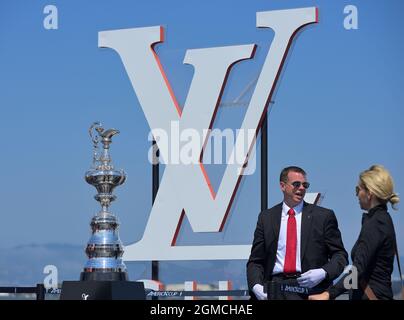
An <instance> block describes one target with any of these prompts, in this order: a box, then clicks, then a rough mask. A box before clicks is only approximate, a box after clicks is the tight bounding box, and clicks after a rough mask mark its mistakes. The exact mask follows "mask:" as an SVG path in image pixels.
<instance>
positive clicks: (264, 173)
mask: <svg viewBox="0 0 404 320" xmlns="http://www.w3.org/2000/svg"><path fill="white" fill-rule="evenodd" d="M267 120H268V113H265V115H264V119H263V121H262V127H261V211H263V210H266V209H268V121H267Z"/></svg>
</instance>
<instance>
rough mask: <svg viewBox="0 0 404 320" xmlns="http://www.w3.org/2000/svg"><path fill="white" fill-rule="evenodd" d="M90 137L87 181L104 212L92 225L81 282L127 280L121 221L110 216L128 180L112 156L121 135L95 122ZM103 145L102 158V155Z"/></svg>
mask: <svg viewBox="0 0 404 320" xmlns="http://www.w3.org/2000/svg"><path fill="white" fill-rule="evenodd" d="M89 133H90V137H91V139H92V141H93V148H94V154H93V166H92V168H91V169H90V170H89V171H87V172H86V174H85V180H86V181H87V183H89V184H91V185H92V186H94V187H95V188H96V190H97V192H98V193H97V194H96V195H95V196H94V198H95V200H97V201H98V202H99V203H100V205H101V211H99V212H98V213H97V214H96V215H95V216H94V217H93V218H92V220H91V223H90V226H91V231H92V234H91V237H90V240H89V241H88V243H87V247H86V250H85V252H86V254H87V257H88V261H87V263H86V265H85V266H84V271H83V272H82V273H81V276H80V280H82V281H86V280H99V281H116V280H128V276H127V272H126V266H125V264H124V263H123V261H122V255H123V246H122V242H121V240H120V238H119V234H118V228H119V221H118V219H117V217H116V216H115V215H114V214H113V213H111V212H109V206H110V205H111V202H112V201H114V200H115V199H116V196H115V195H113V194H112V192H113V191H114V189H115V187H117V186H119V185H121V184H123V183H124V182H125V180H126V174H125V172H124V171H123V170H116V169H114V167H113V164H112V160H111V156H110V154H109V148H110V144H111V142H112V140H111V139H112V137H113V136H114V135H116V134H118V133H119V131H118V130H115V129H108V130H104V128H103V127H102V126H101V124H100V123H98V122H95V123H94V124H93V125H92V126H91V127H90V129H89ZM100 143H101V144H102V152H101V154H99V144H100Z"/></svg>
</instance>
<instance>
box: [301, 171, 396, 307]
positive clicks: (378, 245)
mask: <svg viewBox="0 0 404 320" xmlns="http://www.w3.org/2000/svg"><path fill="white" fill-rule="evenodd" d="M356 196H357V197H358V200H359V205H360V207H361V209H363V210H365V211H367V212H366V213H364V214H363V217H362V228H361V232H360V234H359V238H358V240H357V241H356V243H355V245H354V247H353V248H352V251H351V258H352V264H353V267H354V268H356V270H355V271H356V272H357V276H358V279H357V284H358V288H357V289H354V290H352V291H351V292H350V299H352V300H367V299H371V300H375V299H381V300H390V299H393V292H392V288H391V274H392V272H393V263H394V255H395V249H396V235H395V232H394V226H393V221H392V219H391V217H390V214H389V213H388V212H387V203H388V202H390V204H391V205H392V207H393V209H396V204H398V202H399V201H400V199H399V197H398V195H397V194H396V193H394V185H393V179H392V177H391V175H390V173H389V172H388V171H387V170H386V169H385V168H384V167H383V166H381V165H373V166H371V167H370V168H369V169H368V170H365V171H363V172H362V173H361V174H360V176H359V183H358V185H357V186H356ZM352 275H354V273H352ZM352 275H350V277H352ZM346 277H347V275H345V276H343V277H342V278H341V279H340V280H339V281H338V282H337V283H336V284H335V285H333V286H331V287H329V288H328V289H327V290H326V291H324V292H323V293H321V294H317V295H312V296H310V297H309V299H310V300H329V299H335V298H336V297H337V296H339V295H340V294H342V293H344V292H346V291H347V288H345V285H344V282H347V281H344V280H345V278H346Z"/></svg>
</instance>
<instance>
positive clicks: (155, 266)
mask: <svg viewBox="0 0 404 320" xmlns="http://www.w3.org/2000/svg"><path fill="white" fill-rule="evenodd" d="M152 147H153V164H152V204H154V200H155V199H156V196H157V191H158V189H159V185H160V173H159V156H160V151H159V149H158V147H157V143H156V141H155V140H153V142H152ZM152 280H156V281H158V280H159V262H158V261H154V260H153V261H152Z"/></svg>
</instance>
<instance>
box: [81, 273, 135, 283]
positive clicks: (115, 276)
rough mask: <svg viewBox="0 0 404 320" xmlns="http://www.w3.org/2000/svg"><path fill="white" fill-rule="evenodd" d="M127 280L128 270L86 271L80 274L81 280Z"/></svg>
mask: <svg viewBox="0 0 404 320" xmlns="http://www.w3.org/2000/svg"><path fill="white" fill-rule="evenodd" d="M93 280H94V281H127V280H128V274H127V273H126V272H116V271H114V272H85V271H83V272H82V273H81V274H80V281H93Z"/></svg>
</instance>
